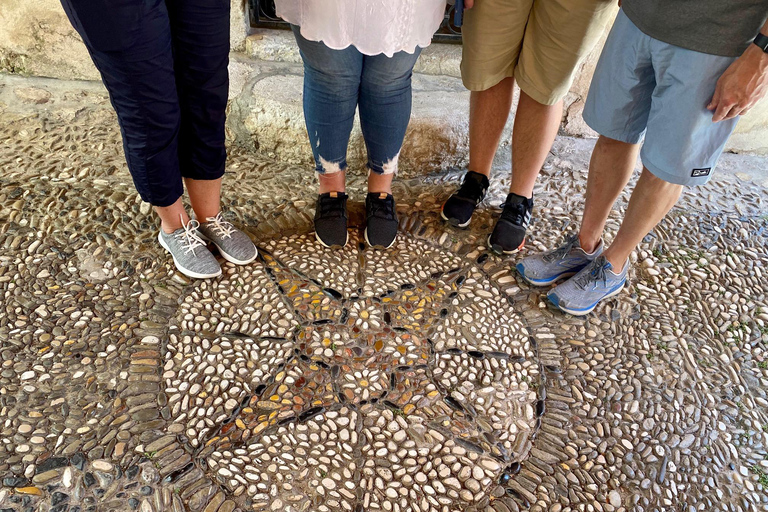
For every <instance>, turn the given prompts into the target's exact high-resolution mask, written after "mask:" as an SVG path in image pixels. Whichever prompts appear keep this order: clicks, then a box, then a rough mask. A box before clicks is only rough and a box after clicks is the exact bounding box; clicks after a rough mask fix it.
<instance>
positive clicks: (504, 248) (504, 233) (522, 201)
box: [488, 193, 533, 254]
mask: <svg viewBox="0 0 768 512" xmlns="http://www.w3.org/2000/svg"><path fill="white" fill-rule="evenodd" d="M502 206H503V208H504V210H503V211H502V212H501V217H500V218H499V220H497V221H496V227H494V228H493V233H491V236H489V237H488V245H489V246H490V248H491V250H493V251H494V252H496V253H499V254H501V253H504V254H515V253H516V252H517V251H519V250H520V249H522V248H523V246H524V245H525V230H526V229H527V228H528V224H529V223H530V222H531V211H532V210H533V198H530V199H529V198H526V197H523V196H519V195H517V194H511V193H510V194H509V195H508V196H507V200H506V201H504V204H503V205H502Z"/></svg>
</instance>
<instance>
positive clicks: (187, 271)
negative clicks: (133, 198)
mask: <svg viewBox="0 0 768 512" xmlns="http://www.w3.org/2000/svg"><path fill="white" fill-rule="evenodd" d="M199 226H200V224H199V223H198V222H197V221H196V220H190V221H189V222H188V223H187V224H186V225H184V227H181V228H179V229H177V230H176V231H174V232H173V233H171V234H168V233H166V232H165V231H163V230H162V229H161V230H160V233H158V235H157V240H158V241H159V242H160V245H162V246H163V247H164V248H165V250H166V251H168V252H169V253H171V256H173V263H174V264H175V265H176V268H177V269H179V271H180V272H181V273H182V274H184V275H186V276H189V277H193V278H196V279H206V278H209V277H217V276H220V275H221V267H220V266H219V262H218V261H216V258H215V257H214V256H213V254H211V251H209V250H208V248H207V247H206V246H205V242H203V241H202V240H201V239H200V237H199V236H198V233H197V228H198V227H199Z"/></svg>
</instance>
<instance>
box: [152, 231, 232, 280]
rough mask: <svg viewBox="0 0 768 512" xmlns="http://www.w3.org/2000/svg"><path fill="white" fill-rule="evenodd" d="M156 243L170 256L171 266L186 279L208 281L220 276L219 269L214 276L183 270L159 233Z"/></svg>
mask: <svg viewBox="0 0 768 512" xmlns="http://www.w3.org/2000/svg"><path fill="white" fill-rule="evenodd" d="M157 241H158V242H160V245H162V246H163V249H165V250H166V251H168V254H170V255H171V258H173V264H174V265H176V268H177V269H178V271H179V272H181V273H182V274H184V275H185V276H187V277H191V278H193V279H210V278H212V277H219V276H220V275H221V268H219V271H218V272H217V273H215V274H200V273H198V272H195V271H194V270H189V269H188V268H184V267H183V266H182V265H180V264H179V261H178V260H177V259H176V256H174V255H173V253H172V252H171V249H170V248H169V247H168V245H167V244H166V243H165V240H163V235H161V234H160V233H158V234H157Z"/></svg>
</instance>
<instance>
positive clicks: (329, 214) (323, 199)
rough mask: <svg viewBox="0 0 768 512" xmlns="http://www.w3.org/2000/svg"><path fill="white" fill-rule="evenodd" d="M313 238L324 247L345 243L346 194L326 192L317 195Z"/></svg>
mask: <svg viewBox="0 0 768 512" xmlns="http://www.w3.org/2000/svg"><path fill="white" fill-rule="evenodd" d="M315 238H317V241H318V242H320V243H321V244H323V245H324V246H326V247H344V246H345V245H347V240H349V234H348V233H347V194H345V193H344V192H326V193H325V194H320V195H319V196H317V206H316V208H315Z"/></svg>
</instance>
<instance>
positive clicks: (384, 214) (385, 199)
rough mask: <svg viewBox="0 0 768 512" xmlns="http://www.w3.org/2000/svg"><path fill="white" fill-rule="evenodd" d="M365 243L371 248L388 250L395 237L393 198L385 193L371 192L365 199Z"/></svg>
mask: <svg viewBox="0 0 768 512" xmlns="http://www.w3.org/2000/svg"><path fill="white" fill-rule="evenodd" d="M365 224H366V225H365V241H366V242H368V245H370V246H371V247H381V248H384V249H389V248H390V247H392V244H394V243H395V237H397V213H396V212H395V198H394V197H392V194H387V193H386V192H371V193H369V194H368V196H367V197H366V198H365Z"/></svg>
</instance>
